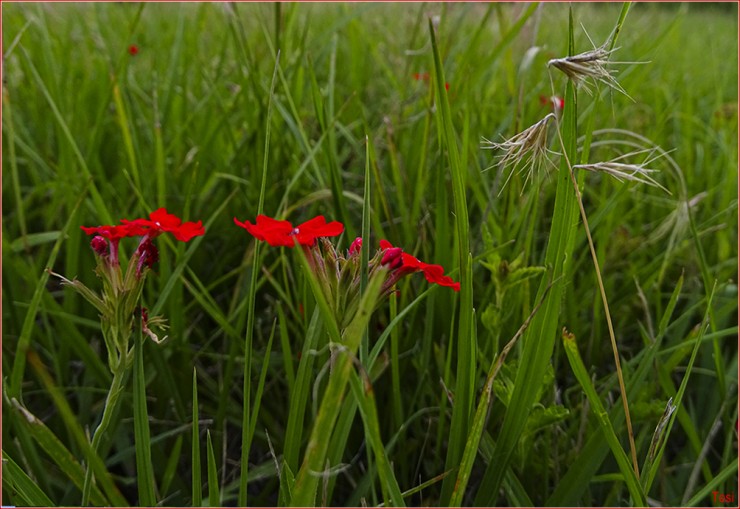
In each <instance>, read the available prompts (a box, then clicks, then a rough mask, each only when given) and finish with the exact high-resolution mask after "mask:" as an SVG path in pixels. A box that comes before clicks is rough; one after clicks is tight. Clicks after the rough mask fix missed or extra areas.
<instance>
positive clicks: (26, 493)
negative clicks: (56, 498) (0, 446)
mask: <svg viewBox="0 0 740 509" xmlns="http://www.w3.org/2000/svg"><path fill="white" fill-rule="evenodd" d="M3 487H4V488H5V490H7V491H12V492H13V493H14V494H15V496H17V497H20V498H21V499H22V500H23V501H24V502H25V503H26V504H28V505H29V506H41V507H51V506H53V505H54V504H53V503H52V501H51V499H50V498H49V497H48V496H46V493H44V492H43V491H41V488H39V487H38V485H36V483H35V482H34V481H33V479H31V478H30V477H28V475H27V474H26V473H25V472H24V471H23V469H22V468H21V467H19V466H18V464H17V463H16V462H15V461H13V458H11V457H10V456H8V453H7V452H5V451H4V450H3ZM5 490H3V491H5Z"/></svg>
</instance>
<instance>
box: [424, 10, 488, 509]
mask: <svg viewBox="0 0 740 509" xmlns="http://www.w3.org/2000/svg"><path fill="white" fill-rule="evenodd" d="M429 36H430V38H431V40H432V52H433V54H434V72H435V76H436V87H435V88H436V91H437V106H438V109H437V120H438V125H439V128H440V130H441V131H442V140H443V143H444V148H446V149H447V154H448V157H449V163H450V173H451V176H452V199H453V204H454V209H455V226H456V231H457V246H458V266H459V267H460V323H459V327H458V335H457V375H456V377H455V406H454V407H453V409H452V424H451V426H450V436H449V439H448V446H447V459H446V461H445V470H450V469H453V468H457V467H458V465H459V463H460V460H461V458H462V455H463V450H464V448H465V444H466V442H467V436H468V432H469V430H470V418H471V417H472V410H473V398H474V394H473V392H474V387H475V379H476V365H475V364H476V363H475V358H476V355H475V348H476V345H475V343H474V342H473V341H472V329H473V324H472V316H473V269H472V265H473V258H472V256H471V254H470V233H469V227H470V226H469V223H468V205H467V199H466V197H465V194H466V184H465V181H466V179H465V176H466V168H464V167H463V166H462V165H461V163H460V154H459V151H458V147H457V138H456V136H455V131H454V128H453V125H452V114H451V112H450V103H449V100H448V98H447V91H446V90H445V86H444V84H445V77H444V67H443V66H442V60H441V58H440V55H439V48H438V47H437V39H436V37H435V31H434V24H433V23H432V20H431V19H430V20H429ZM453 483H454V479H453V478H452V477H447V478H445V480H444V481H442V501H443V503H444V501H446V500H448V499H449V497H450V495H451V494H452V489H453V488H454V486H453Z"/></svg>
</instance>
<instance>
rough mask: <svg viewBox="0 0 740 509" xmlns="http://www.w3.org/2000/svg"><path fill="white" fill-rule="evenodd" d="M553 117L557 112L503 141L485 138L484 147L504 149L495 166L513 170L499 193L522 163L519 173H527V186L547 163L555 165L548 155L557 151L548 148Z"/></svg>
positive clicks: (504, 169) (525, 182)
mask: <svg viewBox="0 0 740 509" xmlns="http://www.w3.org/2000/svg"><path fill="white" fill-rule="evenodd" d="M553 119H555V114H553V113H549V114H548V115H546V116H545V118H543V119H542V120H540V121H539V122H537V123H536V124H533V125H531V126H529V127H528V128H526V129H525V130H524V131H522V132H520V133H518V134H515V135H514V136H512V137H511V138H509V139H508V140H504V141H502V142H501V143H495V142H493V141H491V140H488V139H486V138H483V142H482V148H484V149H492V150H502V151H503V154H501V155H500V156H499V157H498V161H497V163H495V164H494V165H493V166H495V165H496V164H498V166H500V167H501V170H502V171H506V170H507V169H510V170H511V171H510V172H509V175H508V177H506V181H505V182H504V185H503V186H501V191H499V194H501V192H502V191H503V190H504V188H505V187H506V184H508V183H509V180H510V179H511V176H512V175H513V174H514V169H515V168H516V167H517V166H518V165H521V167H520V169H519V173H526V174H527V177H526V179H525V181H524V185H525V186H526V185H527V182H528V181H529V179H530V178H532V176H533V174H534V173H535V172H537V171H539V169H540V168H541V167H542V166H543V165H544V164H545V163H549V164H551V165H552V166H553V167H554V166H555V165H554V163H553V162H552V161H551V160H550V158H549V157H548V153H556V152H553V151H551V150H549V149H548V148H547V126H548V124H549V122H550V120H553ZM493 166H491V167H493ZM487 169H490V168H487Z"/></svg>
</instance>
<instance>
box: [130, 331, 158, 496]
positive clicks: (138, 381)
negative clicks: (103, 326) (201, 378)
mask: <svg viewBox="0 0 740 509" xmlns="http://www.w3.org/2000/svg"><path fill="white" fill-rule="evenodd" d="M135 336H136V343H135V345H134V439H135V445H136V479H137V487H138V489H139V504H140V505H142V506H146V507H154V506H155V505H157V496H156V494H155V492H154V470H153V469H152V444H151V438H150V435H149V412H148V411H147V408H146V374H145V373H144V341H143V334H142V331H141V327H139V333H138V334H135Z"/></svg>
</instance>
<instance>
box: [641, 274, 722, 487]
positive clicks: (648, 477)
mask: <svg viewBox="0 0 740 509" xmlns="http://www.w3.org/2000/svg"><path fill="white" fill-rule="evenodd" d="M716 288H717V282H716V281H715V282H714V285H713V286H712V289H711V291H710V293H709V295H708V296H707V309H706V311H705V313H704V319H703V320H702V324H701V329H700V331H699V334H697V336H696V341H695V342H694V348H693V349H692V350H691V357H690V358H689V363H688V364H687V365H686V371H685V373H684V376H683V379H682V380H681V385H680V386H679V388H678V392H677V393H676V397H675V399H674V405H675V407H676V408H677V409H680V408H681V402H682V401H683V395H684V393H685V392H686V387H687V385H688V383H689V377H690V376H691V371H692V369H693V368H694V361H695V360H696V355H697V353H699V346H701V343H702V341H703V339H704V334H705V333H706V331H707V329H708V328H709V322H710V314H711V309H712V301H713V300H714V292H715V290H716ZM671 414H673V415H672V416H669V417H670V420H669V422H668V423H666V424H665V431H664V432H663V437H662V440H661V442H662V443H661V444H660V445H659V447H658V449H657V451H653V450H652V448H651V451H649V452H648V457H647V459H646V464H645V466H644V467H643V478H642V483H643V488H644V490H645V493H650V488H651V486H652V485H653V480H654V479H655V475H656V474H657V473H658V467H659V466H660V460H661V459H662V457H663V453H664V452H665V448H666V443H667V442H668V437H669V436H670V434H671V429H672V428H673V423H674V422H675V421H676V417H677V414H678V412H675V411H671Z"/></svg>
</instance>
